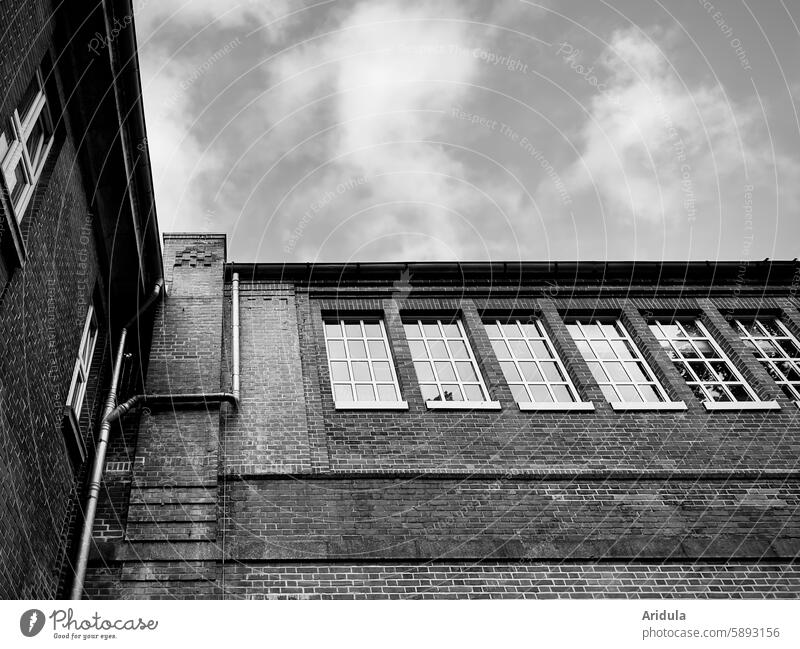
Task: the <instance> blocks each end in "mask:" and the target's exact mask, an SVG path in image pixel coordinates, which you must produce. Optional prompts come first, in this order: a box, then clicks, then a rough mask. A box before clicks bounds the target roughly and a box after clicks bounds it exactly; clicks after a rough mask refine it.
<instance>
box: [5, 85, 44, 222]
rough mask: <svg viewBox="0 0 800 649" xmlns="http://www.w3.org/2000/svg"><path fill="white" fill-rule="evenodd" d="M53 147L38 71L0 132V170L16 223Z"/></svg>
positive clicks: (20, 218)
mask: <svg viewBox="0 0 800 649" xmlns="http://www.w3.org/2000/svg"><path fill="white" fill-rule="evenodd" d="M52 143H53V123H52V119H51V117H50V109H49V107H48V105H47V97H46V95H45V90H44V82H43V80H42V73H41V71H39V70H37V71H36V74H35V75H34V77H33V79H32V80H31V82H30V84H29V85H28V88H27V89H26V90H25V94H24V96H23V97H22V100H21V101H20V103H19V105H18V106H17V108H16V109H15V110H14V112H13V113H12V114H11V118H10V120H9V122H8V124H7V125H6V126H5V128H3V129H2V130H0V169H2V176H3V179H4V180H5V184H6V188H7V190H8V193H9V196H10V197H11V204H12V206H13V208H14V214H15V216H16V219H17V222H19V221H21V220H22V216H23V214H24V213H25V208H26V207H27V205H28V203H29V202H30V199H31V196H32V195H33V191H34V189H35V187H36V183H37V182H38V181H39V176H40V175H41V173H42V168H43V167H44V161H45V159H46V158H47V153H48V152H49V150H50V146H51V144H52Z"/></svg>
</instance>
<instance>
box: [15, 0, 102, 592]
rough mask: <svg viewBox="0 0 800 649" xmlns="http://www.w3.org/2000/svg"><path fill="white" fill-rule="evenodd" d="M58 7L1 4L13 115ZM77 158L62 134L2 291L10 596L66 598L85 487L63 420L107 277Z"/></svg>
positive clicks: (89, 419)
mask: <svg viewBox="0 0 800 649" xmlns="http://www.w3.org/2000/svg"><path fill="white" fill-rule="evenodd" d="M50 11H51V10H50V5H49V3H46V2H25V3H22V2H13V3H3V6H2V8H0V23H2V24H3V25H4V28H3V34H2V42H0V81H1V82H2V83H1V84H0V85H2V87H3V93H2V98H0V119H2V120H3V121H5V120H6V119H7V118H8V115H9V114H10V111H11V110H13V108H14V107H15V106H16V104H17V102H18V101H19V98H20V96H21V94H22V92H23V91H24V89H25V87H26V85H27V84H28V82H29V81H30V79H31V78H32V75H33V74H34V70H35V68H36V66H37V65H38V64H39V62H40V61H41V59H42V57H43V56H44V54H45V51H46V50H47V48H48V46H49V43H50V41H51V38H52V25H51V22H50V20H49V18H50ZM54 109H56V114H55V115H54V117H55V118H56V120H57V119H58V112H57V107H54ZM76 157H77V156H76V151H75V146H74V142H73V139H72V138H71V137H70V136H69V134H68V133H67V132H66V131H64V130H63V129H62V130H61V131H59V132H57V135H56V139H55V142H54V144H53V147H52V149H51V151H50V154H49V158H48V162H47V164H46V168H45V171H44V173H43V174H42V178H41V180H40V181H39V184H38V186H37V193H36V194H35V195H34V199H33V200H32V202H31V205H30V206H29V208H28V210H27V212H26V214H25V217H24V220H23V222H22V226H23V227H22V231H23V235H24V243H25V249H26V253H27V259H26V262H25V265H24V267H23V268H17V269H16V270H15V271H14V272H13V274H11V275H10V276H9V277H8V278H7V279H8V284H7V285H5V291H4V292H3V293H2V297H1V298H0V300H1V301H0V377H2V379H0V413H1V414H0V465H1V466H0V472H1V473H2V475H3V484H4V494H5V497H4V498H3V503H2V505H0V529H2V530H3V534H2V535H0V597H25V598H48V597H53V596H54V595H55V594H56V589H57V584H58V581H59V578H60V574H61V573H62V571H63V570H64V569H65V562H66V547H67V543H68V538H69V533H70V523H71V521H74V516H75V504H76V498H77V494H78V489H79V487H80V486H81V484H82V483H81V478H82V473H81V468H80V467H76V468H73V467H72V466H71V464H70V462H69V460H68V457H67V448H66V445H65V441H64V435H63V433H62V416H63V408H64V404H65V401H66V397H67V392H68V389H69V385H70V381H71V378H72V371H73V368H74V363H75V357H76V354H77V349H78V345H79V342H80V337H81V333H82V329H83V324H84V321H85V318H86V312H87V309H88V306H89V303H90V301H91V299H92V296H93V293H94V294H95V295H96V296H102V295H103V291H102V288H103V278H102V277H101V275H100V271H99V263H98V255H97V250H96V248H95V238H94V233H93V227H94V224H93V221H92V217H91V216H90V214H89V210H88V201H87V199H86V196H85V194H84V189H83V181H82V178H81V174H80V171H79V169H78V167H77V164H76ZM0 209H7V203H5V202H3V204H2V206H1V207H0ZM1 216H2V218H0V222H4V221H5V218H7V217H8V216H9V215H8V214H2V215H1ZM11 218H13V217H11ZM95 306H96V308H97V309H98V313H99V319H100V325H101V334H100V336H99V338H98V342H97V346H96V350H95V356H94V366H93V370H92V373H91V380H90V384H89V388H88V390H87V395H86V402H85V405H84V409H83V417H82V421H81V430H82V433H83V436H84V441H85V442H86V444H87V446H89V447H91V429H92V426H93V423H94V421H95V420H96V418H97V416H98V415H99V408H100V407H101V403H100V401H101V398H102V394H101V391H100V386H101V385H104V380H105V372H106V371H107V366H108V362H109V361H108V359H109V349H108V338H107V336H106V335H105V331H104V319H103V316H104V315H105V314H107V308H106V305H105V304H104V302H103V300H102V298H101V299H99V300H96V301H95Z"/></svg>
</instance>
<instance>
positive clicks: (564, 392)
mask: <svg viewBox="0 0 800 649" xmlns="http://www.w3.org/2000/svg"><path fill="white" fill-rule="evenodd" d="M550 387H551V388H552V390H553V393H554V394H555V398H556V402H557V403H570V402H572V401H574V400H575V399H573V397H572V393H571V392H570V390H569V388H568V387H567V386H566V385H551V386H550Z"/></svg>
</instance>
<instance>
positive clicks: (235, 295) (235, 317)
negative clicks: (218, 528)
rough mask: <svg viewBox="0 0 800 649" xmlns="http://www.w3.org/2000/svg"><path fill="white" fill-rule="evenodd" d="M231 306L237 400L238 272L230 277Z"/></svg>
mask: <svg viewBox="0 0 800 649" xmlns="http://www.w3.org/2000/svg"><path fill="white" fill-rule="evenodd" d="M231 298H232V300H231V301H232V302H233V304H232V308H231V310H232V311H233V345H232V346H233V394H234V395H235V396H236V401H237V403H238V401H239V273H234V274H233V278H232V290H231Z"/></svg>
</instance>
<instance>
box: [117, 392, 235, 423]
mask: <svg viewBox="0 0 800 649" xmlns="http://www.w3.org/2000/svg"><path fill="white" fill-rule="evenodd" d="M222 402H227V403H231V404H233V405H234V406H238V404H239V399H238V397H237V396H236V395H235V394H231V393H230V392H189V393H186V394H137V395H136V396H133V397H131V398H130V399H128V400H127V401H125V402H124V403H121V404H119V405H118V406H117V407H116V408H114V410H112V411H111V412H110V413H109V415H108V417H106V421H108V422H114V421H116V420H117V419H120V418H121V417H123V416H125V415H126V414H127V413H128V412H129V411H131V410H132V409H133V408H135V407H136V406H138V405H139V404H140V403H147V404H156V405H157V404H174V405H181V404H204V403H222Z"/></svg>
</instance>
